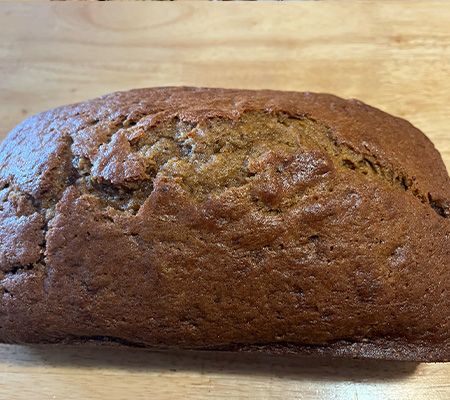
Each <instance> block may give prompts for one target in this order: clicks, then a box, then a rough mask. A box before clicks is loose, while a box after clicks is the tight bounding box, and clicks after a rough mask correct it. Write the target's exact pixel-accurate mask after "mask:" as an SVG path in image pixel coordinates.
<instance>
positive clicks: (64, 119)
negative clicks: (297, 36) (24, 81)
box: [0, 87, 450, 216]
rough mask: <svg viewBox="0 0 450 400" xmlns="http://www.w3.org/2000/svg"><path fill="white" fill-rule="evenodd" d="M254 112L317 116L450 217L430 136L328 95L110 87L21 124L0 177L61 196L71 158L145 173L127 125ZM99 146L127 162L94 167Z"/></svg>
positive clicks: (343, 142) (118, 174)
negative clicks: (132, 152) (131, 151)
mask: <svg viewBox="0 0 450 400" xmlns="http://www.w3.org/2000/svg"><path fill="white" fill-rule="evenodd" d="M257 111H262V112H266V113H271V114H277V113H283V114H286V115H288V116H290V117H293V118H305V117H306V118H309V119H310V120H312V121H317V122H318V123H320V124H321V125H323V126H324V127H325V128H326V130H327V131H326V135H327V136H328V139H329V140H330V141H331V142H332V143H333V144H334V145H335V146H344V147H345V148H346V149H348V150H349V151H352V152H353V153H355V154H358V155H360V156H361V157H369V158H370V160H371V161H370V162H371V163H372V164H373V163H375V164H376V165H377V168H378V167H379V168H381V169H382V168H384V169H387V170H389V171H393V172H392V174H393V175H395V176H396V177H397V178H398V179H399V180H402V181H403V185H404V187H405V189H406V190H410V191H411V192H412V193H413V194H414V195H416V196H417V197H418V198H420V199H421V201H422V202H428V203H430V204H431V205H433V206H435V209H436V210H439V214H441V215H443V216H446V215H448V212H449V211H448V208H449V203H450V200H449V198H450V189H449V188H450V183H449V178H448V175H447V173H446V170H445V166H444V165H443V162H442V159H441V157H440V155H439V153H438V152H437V151H436V150H435V148H434V147H433V145H432V143H431V142H430V141H429V140H428V139H427V138H426V136H425V135H423V134H422V133H421V132H420V131H419V130H418V129H416V128H415V127H413V126H412V125H411V124H410V123H408V122H407V121H405V120H403V119H400V118H396V117H393V116H390V115H389V114H386V113H384V112H382V111H380V110H377V109H375V108H373V107H370V106H368V105H366V104H364V103H362V102H360V101H357V100H343V99H341V98H338V97H336V96H333V95H328V94H314V93H297V92H279V91H270V90H262V91H250V90H232V89H208V88H189V87H167V88H152V89H137V90H131V91H128V92H118V93H113V94H110V95H106V96H103V97H101V98H98V99H95V100H91V101H86V102H83V103H79V104H74V105H70V106H64V107H60V108H57V109H54V110H51V111H48V112H44V113H41V114H38V115H36V116H34V117H31V118H29V119H27V120H25V121H24V122H23V123H21V124H20V125H18V126H17V127H16V128H15V129H14V130H13V131H12V133H11V134H10V135H9V137H8V138H7V139H6V140H5V141H4V142H3V143H2V145H1V146H2V151H1V155H0V168H1V172H0V179H2V180H3V182H4V183H3V184H4V185H5V184H6V183H7V182H8V183H12V184H15V185H17V187H18V189H19V190H21V191H23V192H25V193H28V194H30V195H31V196H33V197H34V198H35V199H36V200H38V201H42V200H44V203H45V200H46V199H55V198H57V197H58V196H59V195H60V194H61V193H62V191H63V188H64V186H65V185H67V184H68V182H70V180H71V174H74V173H75V172H74V171H69V169H70V168H69V165H72V164H73V161H74V160H73V159H74V158H75V159H77V158H79V157H82V158H83V160H82V161H83V162H84V164H86V162H87V163H93V164H94V172H96V173H99V174H100V175H101V174H103V176H104V177H106V178H109V180H110V181H111V182H112V183H114V182H115V181H117V182H120V181H121V180H123V179H125V178H126V176H125V175H126V174H131V175H135V176H136V177H140V178H143V177H144V176H145V171H144V169H143V168H144V167H143V166H142V165H141V164H140V160H138V159H136V158H134V159H133V158H131V159H130V158H126V157H125V158H124V154H125V153H126V151H127V146H128V142H131V141H133V140H134V139H136V137H133V135H135V134H136V129H134V130H131V132H128V133H127V134H124V135H119V137H115V135H114V134H115V133H117V131H119V130H121V129H122V128H127V127H133V125H136V124H137V123H138V122H139V123H140V124H141V126H143V127H144V128H145V129H147V130H151V128H153V127H155V126H157V125H158V124H161V123H163V122H166V121H170V120H173V119H174V118H177V119H179V120H180V121H184V122H188V123H199V122H202V121H205V120H207V119H211V118H224V119H228V120H237V119H239V117H240V116H241V115H243V114H245V113H248V112H257ZM116 136H117V135H116ZM111 140H114V141H115V143H114V144H115V147H117V149H119V150H117V149H116V150H117V151H116V153H118V152H119V151H120V149H122V152H123V154H122V158H121V157H120V154H111V153H108V151H107V150H108V149H107V148H105V145H106V144H108V142H109V141H111ZM19 144H20V145H21V146H18V145H19ZM102 146H103V152H102V157H103V158H108V157H109V158H112V157H116V158H117V160H116V161H117V162H116V166H117V164H120V163H122V164H123V165H124V167H122V168H113V169H111V168H109V167H110V165H109V166H108V165H106V164H105V162H104V163H103V164H104V165H99V164H101V163H99V162H97V165H95V159H96V157H97V156H98V153H99V150H100V148H101V147H102ZM13 155H14V157H12V156H13ZM77 168H78V166H77ZM108 168H109V170H108ZM64 180H66V182H64ZM44 205H45V204H44Z"/></svg>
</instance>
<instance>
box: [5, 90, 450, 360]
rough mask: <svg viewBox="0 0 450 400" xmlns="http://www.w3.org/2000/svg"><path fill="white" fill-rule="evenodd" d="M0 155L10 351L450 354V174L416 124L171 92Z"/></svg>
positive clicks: (60, 126) (79, 115)
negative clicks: (76, 345)
mask: <svg viewBox="0 0 450 400" xmlns="http://www.w3.org/2000/svg"><path fill="white" fill-rule="evenodd" d="M0 146H1V147H0V251H1V253H0V278H1V281H0V288H1V291H0V294H1V295H2V298H1V302H0V339H1V340H3V341H6V342H32V343H39V342H84V341H92V340H94V341H99V342H105V341H106V342H114V343H119V344H127V345H135V346H141V347H142V346H143V347H148V346H150V347H151V346H157V347H173V346H176V347H186V348H211V349H236V350H238V349H244V350H245V349H253V350H261V349H262V350H264V349H265V350H266V351H270V352H274V353H276V352H287V353H318V354H335V355H344V356H358V357H373V358H397V359H413V360H415V359H416V360H419V359H423V360H444V359H445V360H448V359H450V350H448V348H449V347H448V346H446V345H445V344H446V343H448V342H449V340H450V336H449V332H450V330H449V315H450V312H449V311H450V301H449V300H448V298H449V297H448V290H449V286H450V276H449V275H450V270H449V268H448V267H449V266H450V252H449V250H448V249H449V248H450V219H449V216H450V178H449V176H448V174H447V172H446V170H445V166H444V165H443V162H442V160H441V158H440V155H439V153H438V152H437V151H436V150H435V149H434V147H433V145H432V144H431V142H430V141H429V140H428V139H427V138H426V137H425V135H423V134H422V133H421V132H420V131H419V130H417V129H416V128H414V127H413V126H411V125H410V124H409V123H407V122H406V121H404V120H401V119H398V118H395V117H392V116H390V115H388V114H385V113H383V112H381V111H379V110H377V109H374V108H372V107H369V106H367V105H365V104H363V103H361V102H359V101H356V100H342V99H340V98H337V97H335V96H331V95H325V94H312V93H294V92H273V91H255V92H252V91H239V90H224V89H200V88H155V89H141V90H135V91H130V92H122V93H115V94H111V95H107V96H104V97H102V98H99V99H95V100H91V101H88V102H84V103H80V104H75V105H71V106H66V107H61V108H59V109H55V110H51V111H48V112H46V113H42V114H39V115H36V116H34V117H32V118H30V119H28V120H26V121H24V122H23V123H21V124H20V125H18V126H17V127H16V128H15V129H14V130H13V131H12V132H11V133H10V134H9V136H8V138H7V139H6V140H5V141H4V142H3V143H2V144H1V145H0ZM30 327H31V328H30ZM439 349H441V350H439Z"/></svg>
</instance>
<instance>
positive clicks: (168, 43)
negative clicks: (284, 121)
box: [0, 1, 450, 400]
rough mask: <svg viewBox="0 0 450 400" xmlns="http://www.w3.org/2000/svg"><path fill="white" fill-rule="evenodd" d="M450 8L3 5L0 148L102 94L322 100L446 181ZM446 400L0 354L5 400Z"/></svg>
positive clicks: (340, 365) (164, 367) (368, 369)
mask: <svg viewBox="0 0 450 400" xmlns="http://www.w3.org/2000/svg"><path fill="white" fill-rule="evenodd" d="M449 21H450V3H449V2H431V1H419V2H413V1H408V2H395V1H389V2H377V3H365V2H345V3H344V2H330V3H323V2H322V3H317V2H303V3H297V4H292V3H289V4H280V3H272V4H269V3H263V4H254V3H187V2H183V3H170V4H168V3H151V4H150V3H143V2H139V3H129V2H124V3H95V2H80V3H69V2H64V3H42V4H37V3H36V2H33V3H17V4H8V3H0V137H4V135H5V134H6V132H7V131H8V130H9V129H10V128H12V127H13V126H14V125H15V124H16V123H18V122H19V121H20V120H21V119H22V118H24V117H26V116H28V115H30V114H32V113H35V112H38V111H41V110H44V109H47V108H49V107H53V106H57V105H60V104H64V103H69V102H75V101H78V100H83V99H86V98H90V97H94V96H97V95H101V94H103V93H106V92H110V91H114V90H119V89H128V88H132V87H144V86H158V85H181V84H186V85H204V86H223V87H242V88H274V89H275V88H277V89H290V90H309V91H324V92H332V93H335V94H338V95H340V96H343V97H356V98H359V99H361V100H363V101H366V102H368V103H369V104H372V105H374V106H377V107H380V108H382V109H383V110H386V111H388V112H390V113H392V114H395V115H399V116H402V117H404V118H406V119H408V120H410V121H411V122H413V123H414V124H415V125H416V126H418V127H419V128H421V129H422V130H423V131H424V132H425V133H426V134H427V135H428V136H429V137H430V138H431V139H432V140H433V142H434V143H435V144H436V146H437V148H438V149H439V150H440V151H441V153H442V155H443V157H444V160H445V162H446V164H447V167H450V23H449ZM175 398H182V399H206V398H212V399H232V398H239V399H250V398H260V399H270V398H273V399H283V400H284V399H315V398H323V399H359V400H363V399H381V398H382V399H396V400H397V399H448V398H450V364H419V365H415V364H401V363H400V364H399V363H382V362H358V361H340V360H334V361H330V360H307V359H292V358H271V357H267V356H254V355H253V356H252V355H233V354H231V355H230V354H228V355H226V354H221V355H217V354H203V353H200V354H199V353H194V354H188V353H184V354H176V353H168V354H164V353H152V352H146V351H143V352H142V351H136V350H128V349H121V350H120V349H119V350H118V349H99V350H98V349H97V350H94V349H90V348H80V349H76V348H63V349H55V348H39V347H21V346H5V345H3V346H0V399H8V400H15V399H21V400H22V399H27V400H28V399H36V400H40V399H64V400H66V399H112V400H114V399H175Z"/></svg>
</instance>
